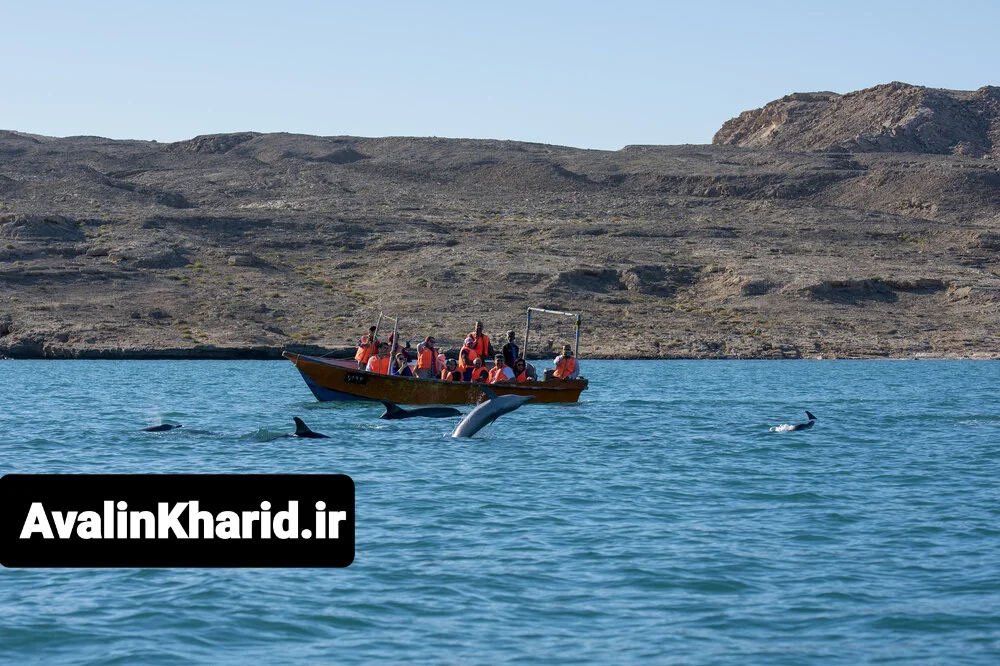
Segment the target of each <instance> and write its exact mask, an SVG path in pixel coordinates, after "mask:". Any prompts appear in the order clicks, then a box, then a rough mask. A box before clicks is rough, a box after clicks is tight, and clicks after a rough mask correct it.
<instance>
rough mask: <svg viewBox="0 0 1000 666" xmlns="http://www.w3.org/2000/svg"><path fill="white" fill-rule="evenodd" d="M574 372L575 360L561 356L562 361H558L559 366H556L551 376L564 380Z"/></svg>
mask: <svg viewBox="0 0 1000 666" xmlns="http://www.w3.org/2000/svg"><path fill="white" fill-rule="evenodd" d="M574 370H576V359H575V358H573V357H572V356H570V357H569V358H566V357H565V356H563V357H562V360H561V361H559V364H558V365H556V371H555V372H553V373H552V375H553V376H554V377H558V378H559V379H566V378H567V377H569V376H570V375H571V374H573V371H574Z"/></svg>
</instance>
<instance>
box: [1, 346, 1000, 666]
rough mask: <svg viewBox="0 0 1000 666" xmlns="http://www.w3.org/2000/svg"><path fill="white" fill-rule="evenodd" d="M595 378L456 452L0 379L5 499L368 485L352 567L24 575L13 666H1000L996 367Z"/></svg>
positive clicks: (692, 366)
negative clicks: (182, 478)
mask: <svg viewBox="0 0 1000 666" xmlns="http://www.w3.org/2000/svg"><path fill="white" fill-rule="evenodd" d="M582 368H583V371H584V374H585V375H586V376H588V377H589V378H590V380H591V384H590V389H589V390H587V391H586V392H585V393H584V394H583V397H582V399H581V401H580V403H579V404H573V405H527V406H525V407H523V408H521V409H520V410H518V411H516V412H513V413H511V414H508V415H505V416H503V417H501V418H500V419H499V420H498V421H496V422H495V423H494V424H493V425H492V426H490V427H488V428H487V429H486V430H483V431H481V432H480V433H479V434H478V435H476V436H475V437H474V438H472V439H452V438H450V437H449V436H448V435H449V433H450V431H451V430H452V428H454V426H455V425H456V423H457V419H410V420H403V421H382V420H379V418H378V417H379V415H380V414H381V413H382V411H383V409H382V407H381V405H369V404H344V405H337V404H320V403H317V402H316V401H315V400H314V399H313V397H312V395H311V394H310V393H309V392H308V390H307V389H306V387H305V384H304V383H303V381H302V380H301V378H300V377H299V375H298V373H297V372H296V371H295V369H294V367H293V366H292V365H291V364H289V363H287V362H284V361H282V362H248V361H240V362H222V361H192V362H186V361H162V362H161V361H37V362H36V361H2V362H0V386H2V391H0V472H3V473H4V474H8V473H14V472H18V473H43V472H44V473H84V472H87V473H97V472H100V473H344V474H348V475H350V476H351V477H352V478H353V479H354V481H355V484H356V507H357V509H356V510H357V529H356V537H357V547H356V559H355V561H354V563H353V564H352V565H351V566H350V567H348V568H346V569H109V570H103V569H79V570H74V569H4V570H0V662H3V663H18V664H26V663H45V664H49V663H87V664H131V663H143V664H187V663H191V662H203V663H232V664H237V663H238V664H243V663H247V662H249V661H250V660H255V661H257V662H259V663H268V664H275V663H301V662H320V663H333V662H337V663H345V662H346V663H356V662H369V663H401V662H402V663H418V664H428V663H450V664H466V663H479V664H495V663H523V664H566V663H572V664H610V663H615V664H620V663H658V664H671V663H679V664H688V663H738V664H858V663H899V664H913V663H948V664H957V663H968V664H996V663H1000V525H998V521H1000V491H998V483H1000V397H998V393H997V387H998V385H1000V381H998V380H1000V364H997V363H995V362H951V361H924V362H903V361H779V362H766V361H756V362H755V361H734V362H730V361H692V362H687V361H682V362H677V361H675V362H610V361H592V360H587V359H584V360H583V361H582ZM464 409H465V410H467V409H468V408H464ZM807 409H808V410H809V411H810V412H812V413H813V414H815V415H816V417H817V421H816V424H815V426H814V427H813V428H811V429H809V430H804V431H798V432H775V431H773V430H772V429H776V428H777V427H778V426H781V425H782V424H795V423H801V422H804V421H805V420H806V416H805V411H804V410H807ZM293 416H300V417H302V418H303V419H304V420H305V421H306V423H308V424H309V426H310V427H311V428H312V429H313V430H316V431H319V432H324V433H326V434H329V435H331V437H332V438H331V439H289V438H276V435H278V434H281V433H286V432H291V431H292V430H293V426H292V420H291V419H292V417H293ZM163 421H167V422H172V423H181V424H183V426H184V427H183V428H182V429H180V430H174V431H170V432H161V433H149V432H141V431H140V429H141V428H143V427H145V426H148V425H153V424H157V423H160V422H163ZM0 510H2V507H0Z"/></svg>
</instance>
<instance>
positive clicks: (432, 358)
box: [417, 347, 438, 370]
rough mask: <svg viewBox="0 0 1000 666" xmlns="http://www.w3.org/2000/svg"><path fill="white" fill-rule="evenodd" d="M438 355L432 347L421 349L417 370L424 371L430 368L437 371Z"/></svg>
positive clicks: (418, 355)
mask: <svg viewBox="0 0 1000 666" xmlns="http://www.w3.org/2000/svg"><path fill="white" fill-rule="evenodd" d="M437 360H438V355H437V352H436V351H432V350H431V348H430V347H421V349H420V353H419V354H417V370H423V369H424V368H428V369H430V370H435V369H436V368H437Z"/></svg>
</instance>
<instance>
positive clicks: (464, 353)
mask: <svg viewBox="0 0 1000 666" xmlns="http://www.w3.org/2000/svg"><path fill="white" fill-rule="evenodd" d="M473 344H475V343H474V341H473V340H472V336H469V337H467V338H466V339H465V343H464V344H463V345H462V348H461V349H460V350H459V351H458V369H459V370H461V371H462V372H463V373H464V372H465V371H466V369H471V368H472V364H473V363H474V362H475V360H476V359H477V358H479V354H477V353H476V350H475V349H473V348H472V345H473Z"/></svg>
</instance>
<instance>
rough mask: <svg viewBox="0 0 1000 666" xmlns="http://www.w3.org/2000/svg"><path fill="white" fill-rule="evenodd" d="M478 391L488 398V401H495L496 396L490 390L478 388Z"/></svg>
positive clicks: (483, 387) (482, 387)
mask: <svg viewBox="0 0 1000 666" xmlns="http://www.w3.org/2000/svg"><path fill="white" fill-rule="evenodd" d="M479 390H480V391H482V392H483V393H485V394H486V397H487V398H489V399H490V400H496V398H497V394H496V393H494V392H493V391H492V390H490V389H488V388H486V387H485V386H480V387H479Z"/></svg>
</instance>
